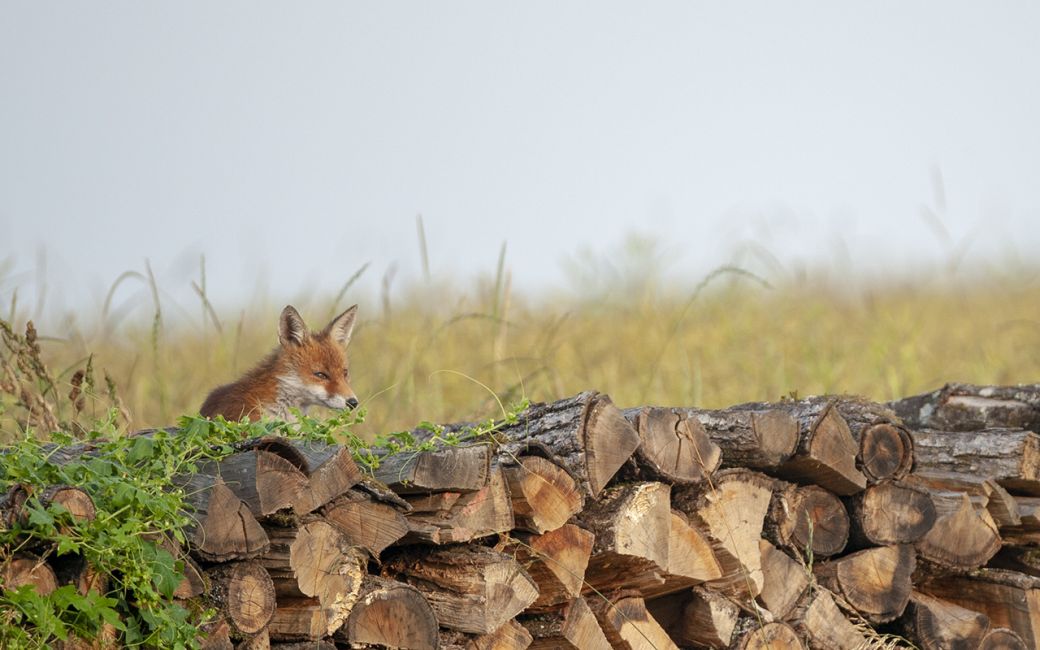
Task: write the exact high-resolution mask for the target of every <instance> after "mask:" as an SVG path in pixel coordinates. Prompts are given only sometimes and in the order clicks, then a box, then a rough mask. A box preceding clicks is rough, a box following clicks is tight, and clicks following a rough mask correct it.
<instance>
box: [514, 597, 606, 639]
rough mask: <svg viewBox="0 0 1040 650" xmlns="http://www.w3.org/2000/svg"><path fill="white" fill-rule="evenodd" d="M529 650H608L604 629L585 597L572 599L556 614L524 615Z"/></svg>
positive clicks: (523, 621) (523, 622)
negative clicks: (526, 616) (529, 616)
mask: <svg viewBox="0 0 1040 650" xmlns="http://www.w3.org/2000/svg"><path fill="white" fill-rule="evenodd" d="M522 624H523V626H524V627H525V628H526V629H527V631H528V632H530V633H531V637H532V642H531V645H530V646H529V648H530V650H611V647H610V642H609V641H607V637H606V635H605V634H604V633H603V629H602V628H601V627H600V626H599V623H597V622H596V616H595V614H593V613H592V609H590V608H589V604H588V603H587V602H586V601H585V599H584V598H575V599H574V600H572V601H571V602H570V603H568V604H567V605H566V606H565V607H563V609H561V610H560V611H559V612H558V613H555V614H545V615H541V616H536V617H531V618H525V619H523V620H522Z"/></svg>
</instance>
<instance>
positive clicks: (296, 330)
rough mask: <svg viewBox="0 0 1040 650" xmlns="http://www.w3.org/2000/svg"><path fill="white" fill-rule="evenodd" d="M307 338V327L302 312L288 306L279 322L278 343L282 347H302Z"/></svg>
mask: <svg viewBox="0 0 1040 650" xmlns="http://www.w3.org/2000/svg"><path fill="white" fill-rule="evenodd" d="M306 338H307V325H306V324H305V323H304V322H303V318H302V317H301V316H300V312H298V311H296V309H295V308H294V307H293V306H292V305H287V306H286V307H285V309H283V310H282V316H281V318H280V319H279V320H278V341H279V342H280V343H281V344H282V347H286V346H288V345H289V344H293V345H300V344H301V343H303V340H304V339H306Z"/></svg>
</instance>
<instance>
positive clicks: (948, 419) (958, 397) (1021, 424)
mask: <svg viewBox="0 0 1040 650" xmlns="http://www.w3.org/2000/svg"><path fill="white" fill-rule="evenodd" d="M889 406H891V407H892V409H893V410H894V411H895V412H896V413H897V414H899V416H900V417H901V418H903V420H904V421H906V423H907V424H909V425H910V426H911V427H913V428H915V429H945V430H949V431H977V430H979V429H988V428H992V427H1008V428H1021V429H1030V430H1032V431H1037V430H1040V384H1021V385H1018V386H975V385H972V384H946V385H945V386H943V387H942V388H940V389H938V390H934V391H932V392H930V393H923V394H921V395H914V396H913V397H907V398H904V399H901V400H896V401H894V402H889Z"/></svg>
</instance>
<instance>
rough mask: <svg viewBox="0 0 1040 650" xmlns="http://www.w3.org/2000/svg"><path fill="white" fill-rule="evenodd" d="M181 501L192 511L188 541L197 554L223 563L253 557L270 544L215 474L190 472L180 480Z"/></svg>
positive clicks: (261, 529) (242, 504) (254, 521)
mask: <svg viewBox="0 0 1040 650" xmlns="http://www.w3.org/2000/svg"><path fill="white" fill-rule="evenodd" d="M183 489H184V494H185V501H186V502H187V503H188V505H189V507H190V508H191V509H192V510H193V512H192V515H193V522H194V523H193V524H192V525H191V526H189V528H188V530H187V533H188V542H189V544H190V545H191V549H192V551H193V552H195V553H196V554H197V555H198V556H199V557H201V558H202V559H204V560H207V561H210V562H226V561H229V560H244V559H250V558H254V557H257V556H259V555H261V554H262V553H264V552H265V551H266V550H267V548H268V547H269V545H270V541H269V540H268V538H267V534H266V533H265V532H264V529H263V528H262V527H261V526H260V524H259V523H258V522H257V520H256V518H255V517H254V516H253V514H252V512H250V510H249V507H248V506H247V505H246V504H244V503H243V502H242V500H241V499H239V498H238V497H237V496H235V493H234V492H232V491H231V489H230V488H229V487H228V486H227V485H225V484H224V481H222V480H221V479H220V478H219V477H216V478H214V477H212V476H206V475H205V474H194V475H192V476H191V477H188V478H187V479H186V480H185V481H184V486H183Z"/></svg>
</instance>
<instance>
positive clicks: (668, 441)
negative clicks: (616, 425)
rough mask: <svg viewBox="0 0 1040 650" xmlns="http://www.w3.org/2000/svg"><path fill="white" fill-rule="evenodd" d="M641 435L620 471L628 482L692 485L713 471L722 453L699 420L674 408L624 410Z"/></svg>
mask: <svg viewBox="0 0 1040 650" xmlns="http://www.w3.org/2000/svg"><path fill="white" fill-rule="evenodd" d="M625 417H626V418H628V420H629V421H630V422H632V424H633V426H634V427H635V429H636V432H637V433H638V434H639V440H640V443H639V446H638V447H637V448H636V451H635V453H634V454H633V455H632V457H631V458H630V459H629V461H628V463H627V464H626V465H625V468H624V469H622V471H621V477H622V478H623V479H625V480H640V481H663V482H665V483H669V484H671V485H692V484H694V483H699V482H700V481H702V480H704V477H706V476H709V475H710V474H711V473H712V472H714V471H715V470H716V469H717V468H718V466H719V463H720V462H721V461H722V450H721V449H720V448H719V446H718V445H717V444H715V443H714V442H712V440H711V438H709V437H708V433H707V432H706V431H705V430H704V426H703V425H701V423H700V421H699V420H697V419H690V418H686V417H683V416H682V415H680V414H679V413H677V412H676V411H675V410H673V409H666V408H654V407H645V408H641V409H629V410H627V411H625Z"/></svg>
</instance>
